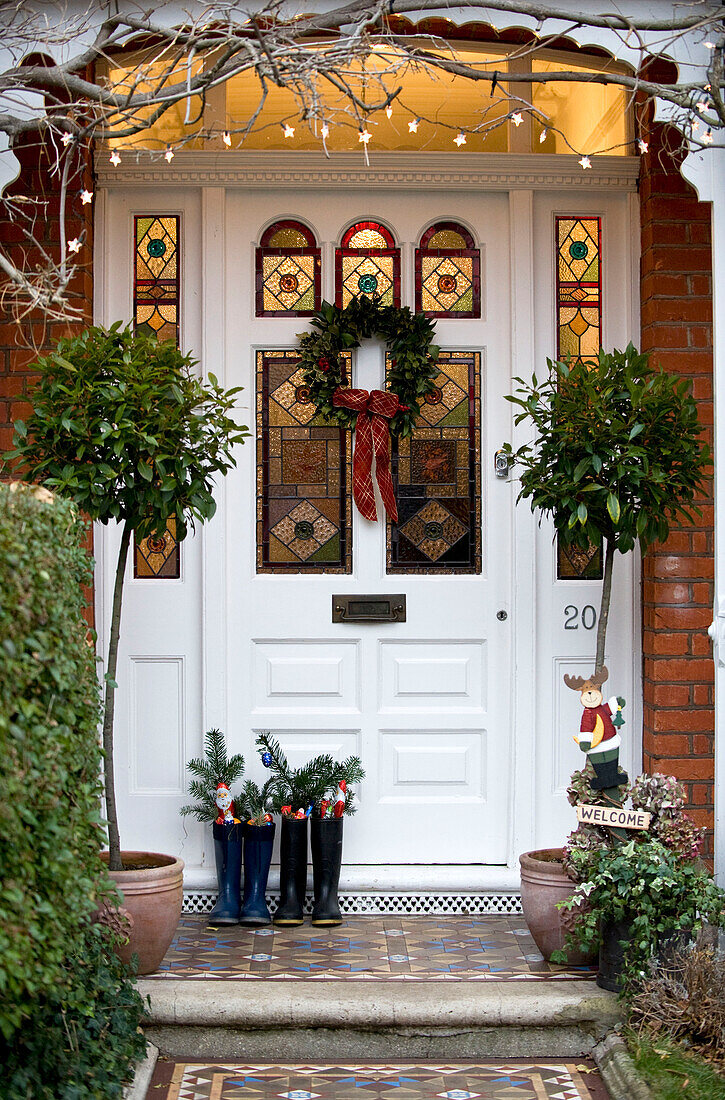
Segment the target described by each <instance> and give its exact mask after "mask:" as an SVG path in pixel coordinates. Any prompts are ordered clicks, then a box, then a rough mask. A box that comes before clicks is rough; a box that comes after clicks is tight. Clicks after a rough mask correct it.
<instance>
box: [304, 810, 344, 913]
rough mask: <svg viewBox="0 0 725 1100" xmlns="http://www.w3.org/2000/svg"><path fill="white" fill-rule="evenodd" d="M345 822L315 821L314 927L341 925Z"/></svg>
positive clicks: (313, 826)
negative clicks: (340, 904) (338, 895)
mask: <svg viewBox="0 0 725 1100" xmlns="http://www.w3.org/2000/svg"><path fill="white" fill-rule="evenodd" d="M342 820H343V819H342V818H341V817H327V818H319V817H313V818H312V833H311V846H312V880H313V883H314V889H315V905H314V908H313V910H312V924H315V925H330V924H342V913H341V912H340V906H339V905H338V903H337V888H338V886H339V883H340V867H341V865H342Z"/></svg>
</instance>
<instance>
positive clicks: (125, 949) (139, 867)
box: [101, 852, 184, 974]
mask: <svg viewBox="0 0 725 1100" xmlns="http://www.w3.org/2000/svg"><path fill="white" fill-rule="evenodd" d="M101 858H102V859H103V860H104V862H105V863H106V864H108V852H101ZM121 859H122V860H123V865H124V867H125V868H126V870H124V871H109V872H108V875H109V878H111V879H112V880H113V882H114V883H115V885H116V886H117V887H118V890H119V891H120V893H121V894H122V895H123V907H122V914H123V916H125V917H126V922H125V926H126V927H125V931H126V933H127V935H128V943H126V944H122V945H121V946H119V947H118V948H117V949H116V950H117V953H118V955H119V956H120V958H121V959H122V960H123V961H124V962H125V963H130V962H131V956H132V955H134V954H136V955H138V973H139V974H151V973H153V971H154V970H158V968H159V965H160V963H161V960H162V959H163V957H164V955H165V954H166V952H167V950H168V948H169V944H170V943H171V941H172V939H173V938H174V933H175V932H176V927H177V925H178V923H179V917H180V916H181V903H182V900H183V875H182V872H183V870H184V863H183V860H181V859H176V858H175V857H174V856H165V855H161V854H160V853H159V852H121Z"/></svg>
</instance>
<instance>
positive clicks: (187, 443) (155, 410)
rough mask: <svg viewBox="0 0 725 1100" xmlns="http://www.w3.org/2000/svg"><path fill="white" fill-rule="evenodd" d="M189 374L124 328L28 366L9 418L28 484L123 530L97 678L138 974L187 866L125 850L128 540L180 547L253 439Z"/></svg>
mask: <svg viewBox="0 0 725 1100" xmlns="http://www.w3.org/2000/svg"><path fill="white" fill-rule="evenodd" d="M194 365H195V361H194V360H193V359H192V358H191V356H189V355H183V354H182V353H181V352H180V351H179V350H178V348H176V347H175V346H174V345H173V344H172V343H169V342H165V343H159V342H158V341H157V340H156V339H155V338H151V337H147V336H137V335H135V334H134V333H133V331H132V330H131V329H130V328H128V327H127V328H122V327H121V323H120V322H118V323H116V324H114V325H112V326H111V328H110V329H108V330H106V329H103V328H100V327H94V328H89V329H87V330H86V331H85V332H83V333H81V334H80V335H79V336H74V337H71V338H68V339H64V340H61V341H60V342H59V344H58V346H57V349H56V350H55V351H53V352H51V353H50V354H49V355H47V356H44V357H41V358H40V359H39V360H38V361H37V362H36V363H35V364H34V367H33V369H34V370H36V371H37V372H38V374H39V380H38V383H37V385H36V387H35V389H34V390H33V395H32V398H33V406H34V407H33V412H32V414H31V416H30V417H29V419H28V421H27V423H23V422H22V421H16V424H15V435H14V440H13V442H14V450H13V451H11V452H10V453H9V454H7V455H6V456H5V457H6V458H8V459H11V460H13V461H16V462H18V463H19V464H21V465H20V471H19V472H21V473H22V476H23V477H24V478H25V480H27V481H42V482H44V483H45V484H46V485H47V486H48V487H49V488H51V489H52V490H53V491H54V492H56V493H58V494H60V495H61V496H66V497H69V498H71V499H72V500H74V501H75V502H76V504H77V505H78V506H79V508H80V509H81V510H82V511H83V512H85V514H86V515H87V516H89V517H90V519H92V520H94V521H97V522H99V523H111V522H113V523H119V524H121V525H122V528H121V541H120V546H119V551H118V559H117V564H116V578H115V585H114V592H113V605H112V613H111V622H110V631H109V639H108V649H107V653H106V662H105V663H106V670H105V676H104V680H105V699H104V712H103V749H104V779H105V799H106V817H107V820H108V846H109V852H108V856H107V859H108V866H109V871H110V874H111V877H112V878H113V879H114V881H115V882H116V885H117V886H118V888H119V889H120V890H121V892H122V893H123V897H124V905H125V908H126V909H127V910H129V911H130V912H131V918H132V924H131V943H130V944H129V951H134V952H136V953H138V956H139V972H140V973H148V972H149V971H150V970H153V969H155V968H156V966H158V963H159V962H160V961H161V958H163V955H164V953H165V951H166V948H167V947H168V944H169V943H170V941H171V937H172V936H173V933H174V929H175V927H176V924H177V922H178V917H179V913H180V910H181V900H182V869H183V863H182V861H181V860H177V859H175V857H173V856H167V855H161V854H158V853H148V852H142V853H139V852H125V853H122V852H121V844H120V837H119V830H118V815H117V810H116V797H115V787H114V771H113V718H114V701H115V692H116V687H117V683H116V664H117V657H118V639H119V631H120V625H121V608H122V601H123V583H124V577H125V572H126V563H127V559H128V550H129V546H130V545H131V542H132V539H142V538H145V537H147V536H149V535H161V534H162V533H163V532H165V530H166V526H167V523H168V521H169V520H170V519H173V520H175V523H176V537H177V538H178V539H180V540H181V539H184V538H185V537H186V534H187V530H188V527H189V526H191V527H193V526H194V523H195V522H196V521H198V522H200V523H203V522H205V521H206V520H207V519H210V518H211V517H212V516H213V515H214V511H215V504H214V497H213V492H212V490H213V483H214V478H215V476H216V475H218V474H225V473H226V472H227V470H229V469H230V468H231V467H232V466H233V465H235V459H234V456H233V453H232V452H233V448H234V446H235V445H236V444H238V443H242V442H243V441H244V439H245V438H247V437H248V435H249V432H248V431H247V429H246V428H245V427H240V426H238V425H237V424H236V423H235V422H234V421H233V420H232V419H231V417H230V416H229V415H228V414H229V413H230V411H231V409H232V408H233V405H234V395H235V394H236V393H237V392H238V389H232V390H228V391H225V390H223V389H222V388H221V387H220V386H219V384H218V383H217V380H216V378H215V377H214V376H213V375H212V374H210V375H209V384H208V385H204V384H202V383H201V382H200V381H199V379H198V378H196V377H195V375H194V373H193V368H194ZM152 884H155V885H152ZM154 891H158V893H155V892H154ZM162 903H163V904H162ZM144 941H147V942H144Z"/></svg>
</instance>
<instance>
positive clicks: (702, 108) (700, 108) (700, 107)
mask: <svg viewBox="0 0 725 1100" xmlns="http://www.w3.org/2000/svg"><path fill="white" fill-rule="evenodd" d="M697 109H698V111H699V112H700V114H701V115H704V114H705V111H706V110H707V103H706V102H705V100H704V99H701V100H700V102H699V103H698V105H697Z"/></svg>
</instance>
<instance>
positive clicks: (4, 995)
mask: <svg viewBox="0 0 725 1100" xmlns="http://www.w3.org/2000/svg"><path fill="white" fill-rule="evenodd" d="M84 536H85V526H84V524H83V523H82V522H81V520H80V518H79V516H78V512H77V510H76V508H75V507H74V506H73V505H72V504H70V503H67V502H63V501H60V500H54V498H53V497H52V495H51V494H50V493H48V492H47V490H45V489H42V488H35V489H29V488H24V487H20V486H18V485H11V486H10V487H8V486H3V485H0V654H1V656H2V676H0V791H1V792H2V797H0V1048H2V1047H4V1048H5V1050H4V1051H3V1050H2V1049H0V1064H2V1065H3V1066H7V1065H9V1064H10V1060H11V1058H12V1064H13V1066H14V1067H15V1068H14V1071H13V1072H15V1073H17V1075H18V1076H17V1082H18V1083H17V1085H16V1087H15V1088H14V1090H11V1091H10V1092H9V1093H8V1094H7V1095H12V1096H13V1097H20V1098H22V1097H36V1096H37V1097H40V1096H43V1097H44V1096H49V1097H50V1096H61V1095H65V1094H64V1093H62V1092H61V1091H59V1090H58V1089H56V1091H55V1092H53V1091H52V1090H51V1091H50V1092H47V1091H43V1090H44V1088H45V1086H44V1085H43V1084H41V1082H42V1081H45V1080H50V1081H52V1080H53V1079H54V1075H56V1074H61V1073H62V1072H65V1070H64V1069H63V1067H66V1068H67V1067H68V1066H69V1065H71V1064H72V1063H73V1059H74V1058H76V1060H78V1059H80V1061H78V1065H80V1064H81V1062H82V1061H84V1060H90V1061H94V1062H97V1063H98V1065H99V1067H100V1066H101V1065H102V1064H105V1065H107V1066H110V1065H111V1063H112V1062H113V1063H115V1074H116V1077H117V1078H118V1079H121V1078H122V1077H123V1076H125V1075H126V1074H127V1071H128V1067H129V1062H130V1059H132V1058H134V1057H136V1056H137V1054H138V1050H139V1040H138V1038H137V1037H136V1034H135V1029H136V1026H137V1023H138V1019H139V1015H140V1009H141V1001H140V998H139V997H138V995H137V994H136V993H135V991H134V989H133V987H132V985H131V984H130V983H129V982H128V981H127V979H126V978H125V977H124V976H123V974H122V972H121V971H120V969H119V964H117V963H116V961H115V959H113V958H108V957H107V956H108V952H107V951H106V950H105V948H104V947H103V943H102V940H101V939H100V938H99V937H100V936H101V933H99V932H98V931H97V930H96V929H95V928H93V927H92V926H91V925H90V916H91V914H92V913H93V911H94V910H95V909H96V907H97V905H98V903H99V900H100V899H101V898H102V897H103V896H104V893H105V892H106V891H108V890H110V889H112V888H111V887H110V884H109V883H108V879H107V877H106V875H105V871H104V869H103V866H102V864H101V861H100V858H99V850H100V847H101V843H102V840H103V829H102V822H101V818H100V794H101V786H100V779H99V775H100V764H101V753H100V748H99V744H98V736H97V727H98V719H99V713H100V710H99V690H98V681H97V678H96V671H95V660H94V651H93V645H92V639H91V638H89V637H88V630H87V628H86V625H85V623H84V622H83V619H82V610H83V596H82V591H81V585H82V584H83V583H85V582H87V581H88V580H89V577H90V559H89V558H88V555H87V554H86V552H85V551H84V550H83V548H82V540H83V538H84ZM94 966H95V967H96V972H97V973H98V975H99V980H101V983H102V985H105V988H106V992H105V994H103V992H102V991H100V992H99V991H96V990H95V989H94V986H93V974H94V969H93V968H94ZM103 996H105V998H106V1001H105V1003H106V1004H107V1005H110V1004H118V1005H119V1006H120V1005H124V1004H133V1005H134V1006H135V1007H134V1009H133V1012H132V1013H131V1019H130V1022H128V1023H124V1024H123V1027H122V1028H121V1031H120V1033H118V1017H117V1013H116V1012H114V1013H113V1016H112V1018H111V1017H110V1016H109V1019H108V1020H106V1021H105V1023H104V1022H102V1021H101V1020H100V1019H99V1020H98V1021H97V1026H98V1031H99V1035H98V1042H97V1043H96V1044H95V1045H94V1043H93V1041H92V1027H93V1022H94V1019H95V1011H96V1009H95V1008H94V1005H98V1006H102V1005H103V1003H104V1002H103ZM124 1020H126V1016H125V1015H124ZM102 1028H105V1031H104V1033H103V1035H102V1036H101V1034H100V1032H101V1029H102ZM129 1028H130V1032H128V1029H129ZM89 1029H90V1030H89ZM127 1032H128V1034H127V1037H126V1039H122V1038H121V1035H122V1034H126V1033H127ZM117 1033H118V1034H119V1038H118V1042H117V1041H116V1035H117ZM75 1036H84V1041H83V1043H82V1044H81V1045H82V1047H83V1050H82V1052H81V1051H80V1046H79V1044H78V1043H77V1041H76V1038H75ZM34 1043H36V1044H38V1049H37V1051H36V1050H35V1048H34V1047H33V1044H34ZM41 1048H42V1049H41ZM76 1048H77V1049H76ZM101 1048H102V1049H101ZM74 1050H75V1054H74ZM26 1056H27V1058H28V1063H27V1065H26V1066H25V1067H23V1058H24V1057H26ZM41 1058H42V1064H43V1073H42V1074H40V1073H39V1072H37V1073H36V1071H35V1070H34V1069H33V1066H34V1065H35V1060H36V1059H41ZM38 1064H39V1063H38ZM3 1072H4V1078H3V1088H4V1087H5V1086H6V1084H7V1076H6V1074H5V1070H4V1071H3ZM59 1079H60V1078H59ZM75 1087H76V1091H75V1092H74V1093H73V1094H72V1095H73V1096H74V1097H75V1098H78V1100H80V1098H85V1097H93V1096H96V1095H98V1096H101V1095H103V1096H109V1097H110V1096H113V1095H115V1093H114V1092H113V1091H112V1090H111V1088H110V1086H106V1091H105V1092H102V1093H101V1092H94V1091H92V1090H91V1091H88V1090H85V1089H84V1086H83V1083H82V1080H81V1079H80V1078H78V1077H77V1076H76V1086H75ZM68 1096H69V1098H70V1096H71V1093H68Z"/></svg>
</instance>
